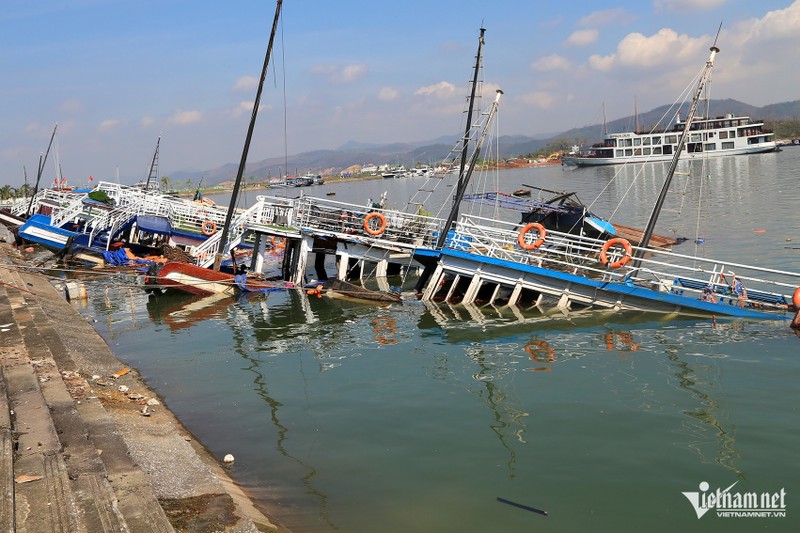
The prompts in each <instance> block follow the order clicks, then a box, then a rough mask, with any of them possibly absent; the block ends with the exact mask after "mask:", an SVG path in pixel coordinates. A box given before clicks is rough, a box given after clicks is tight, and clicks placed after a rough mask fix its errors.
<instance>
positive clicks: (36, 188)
mask: <svg viewBox="0 0 800 533" xmlns="http://www.w3.org/2000/svg"><path fill="white" fill-rule="evenodd" d="M57 130H58V122H56V125H55V127H54V128H53V134H52V135H51V136H50V144H48V145H47V151H46V152H45V153H44V157H43V156H41V155H39V171H38V172H37V173H36V185H34V187H33V194H31V201H30V203H28V210H27V211H26V212H25V213H26V214H27V215H30V214H31V208H32V207H33V197H34V196H36V193H37V192H39V180H41V179H42V173H43V172H44V165H45V164H46V163H47V156H48V155H49V154H50V148H51V147H52V146H53V139H55V137H56V131H57Z"/></svg>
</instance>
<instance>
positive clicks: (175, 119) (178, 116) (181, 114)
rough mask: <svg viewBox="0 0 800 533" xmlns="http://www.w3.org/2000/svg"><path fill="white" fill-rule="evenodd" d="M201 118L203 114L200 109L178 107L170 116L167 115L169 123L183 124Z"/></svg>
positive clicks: (192, 122)
mask: <svg viewBox="0 0 800 533" xmlns="http://www.w3.org/2000/svg"><path fill="white" fill-rule="evenodd" d="M202 118H203V116H202V114H201V113H200V111H181V110H180V109H178V110H177V111H176V112H175V113H174V114H173V115H172V116H171V117H169V119H168V120H167V122H168V123H170V124H177V125H180V126H185V125H187V124H194V123H195V122H200V121H201V120H202Z"/></svg>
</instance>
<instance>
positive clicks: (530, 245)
mask: <svg viewBox="0 0 800 533" xmlns="http://www.w3.org/2000/svg"><path fill="white" fill-rule="evenodd" d="M534 229H535V230H536V231H537V233H538V234H539V237H538V238H537V239H536V240H535V241H533V242H528V241H526V240H525V235H527V234H528V232H529V231H531V230H534ZM545 237H547V230H546V229H545V228H544V226H542V225H541V224H539V223H538V222H531V223H530V224H526V225H525V226H523V227H522V229H521V230H519V235H517V244H519V247H520V248H522V249H523V250H526V251H532V250H535V249H537V248H538V247H540V246H541V245H543V244H544V239H545Z"/></svg>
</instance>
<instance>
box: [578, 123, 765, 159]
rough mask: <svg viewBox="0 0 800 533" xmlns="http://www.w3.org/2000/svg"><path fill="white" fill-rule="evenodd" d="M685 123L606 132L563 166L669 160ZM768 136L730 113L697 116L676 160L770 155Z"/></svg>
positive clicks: (761, 128) (760, 127) (758, 125)
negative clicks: (639, 130)
mask: <svg viewBox="0 0 800 533" xmlns="http://www.w3.org/2000/svg"><path fill="white" fill-rule="evenodd" d="M685 124H686V123H685V121H682V120H678V121H677V122H676V123H675V125H674V126H673V127H672V129H670V130H668V131H652V132H648V133H634V132H628V133H608V134H606V135H605V137H604V139H603V142H602V143H598V144H595V145H594V146H592V147H591V148H590V149H589V150H588V151H587V152H585V153H581V154H576V155H571V156H567V157H565V158H564V164H566V165H576V166H596V165H615V164H620V163H646V162H655V161H670V160H671V159H672V155H673V153H675V151H676V148H677V146H678V141H679V140H680V136H681V131H682V130H683V129H684V126H685ZM772 136H773V133H772V132H771V131H768V130H765V129H764V122H763V121H751V120H750V117H735V116H733V115H730V114H729V115H725V116H722V117H716V118H702V117H699V118H695V119H694V120H693V121H692V124H691V129H690V133H689V139H688V140H687V143H686V149H685V150H683V152H682V153H681V156H680V157H681V159H689V158H692V157H697V156H700V155H702V156H703V157H722V156H727V155H739V154H758V153H763V152H774V151H775V150H777V148H778V146H777V143H776V142H775V141H774V140H772Z"/></svg>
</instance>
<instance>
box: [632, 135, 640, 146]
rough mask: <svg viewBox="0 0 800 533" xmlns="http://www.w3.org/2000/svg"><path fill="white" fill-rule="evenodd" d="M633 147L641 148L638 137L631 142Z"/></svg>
mask: <svg viewBox="0 0 800 533" xmlns="http://www.w3.org/2000/svg"><path fill="white" fill-rule="evenodd" d="M633 145H634V146H641V145H642V140H641V139H640V138H639V137H636V138H635V139H634V140H633Z"/></svg>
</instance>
